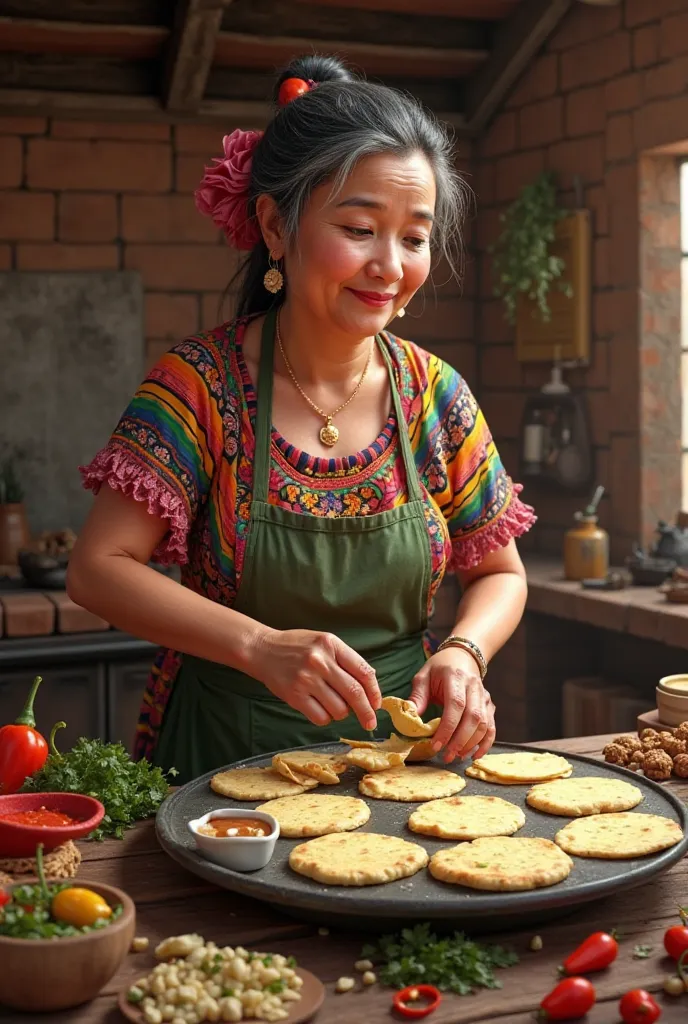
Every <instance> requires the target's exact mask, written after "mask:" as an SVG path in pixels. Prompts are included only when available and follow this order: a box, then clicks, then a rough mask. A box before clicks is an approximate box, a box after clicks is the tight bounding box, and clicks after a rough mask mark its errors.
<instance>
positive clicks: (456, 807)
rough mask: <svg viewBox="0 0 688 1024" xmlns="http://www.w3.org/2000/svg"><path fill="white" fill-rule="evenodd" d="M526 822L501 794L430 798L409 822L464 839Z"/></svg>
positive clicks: (414, 828)
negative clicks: (441, 798)
mask: <svg viewBox="0 0 688 1024" xmlns="http://www.w3.org/2000/svg"><path fill="white" fill-rule="evenodd" d="M299 799H307V798H304V797H300V798H299ZM525 823H526V816H525V814H524V813H523V811H522V810H521V808H520V807H517V806H516V804H512V803H509V801H508V800H502V798H501V797H498V796H450V797H448V798H445V799H444V800H430V801H429V803H427V804H421V806H420V807H419V808H418V809H417V810H415V811H413V813H412V814H411V817H410V818H409V821H408V824H409V828H410V829H411V831H412V832H421V833H422V834H423V835H426V836H439V837H440V839H463V840H471V839H481V838H483V837H484V836H510V835H513V833H514V832H518V830H519V829H520V828H523V826H524V825H525Z"/></svg>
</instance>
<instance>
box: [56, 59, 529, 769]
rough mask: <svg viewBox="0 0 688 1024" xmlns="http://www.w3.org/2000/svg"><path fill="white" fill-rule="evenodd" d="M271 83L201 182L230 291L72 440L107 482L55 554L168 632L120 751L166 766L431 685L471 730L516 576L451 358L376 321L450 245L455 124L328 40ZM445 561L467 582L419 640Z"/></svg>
mask: <svg viewBox="0 0 688 1024" xmlns="http://www.w3.org/2000/svg"><path fill="white" fill-rule="evenodd" d="M275 103H276V107H277V110H276V113H275V116H274V118H273V119H272V121H271V122H270V124H269V125H268V126H267V128H266V130H265V132H264V133H263V134H260V133H257V132H242V131H236V132H234V133H233V134H232V135H229V136H226V137H225V138H224V140H223V150H224V152H223V156H222V157H221V158H219V159H218V160H216V161H215V162H214V165H213V166H212V167H209V168H207V169H206V174H205V176H204V179H203V181H202V182H201V184H200V186H199V189H198V192H197V197H196V198H197V205H198V207H199V209H200V210H201V212H202V213H205V214H207V215H208V216H210V217H212V219H213V220H214V222H215V223H216V224H217V225H218V226H220V227H221V228H222V229H223V230H224V233H225V235H226V237H227V240H228V242H229V243H230V245H232V246H233V247H234V248H236V249H240V250H244V251H247V252H248V257H247V260H246V263H245V265H244V267H243V268H242V270H241V271H240V275H239V278H238V280H237V281H236V282H234V284H238V285H239V289H238V308H237V317H236V318H235V319H234V320H232V321H231V322H229V323H226V324H222V325H221V326H219V327H217V328H215V329H214V330H213V331H210V332H208V333H206V334H203V335H200V336H197V337H193V338H188V339H186V340H185V341H183V342H182V343H181V344H179V345H177V346H176V347H175V348H174V349H173V350H172V351H171V352H169V353H168V354H167V355H165V356H164V357H163V358H162V359H161V360H160V362H159V363H158V364H157V365H156V366H155V367H154V368H153V369H152V370H151V372H150V373H149V375H148V377H147V378H146V380H145V381H144V382H143V384H142V385H141V387H140V388H139V390H138V392H137V394H136V395H135V396H134V398H133V399H132V402H131V403H130V405H129V407H128V409H127V410H126V411H125V412H124V414H123V416H122V418H121V420H120V423H119V425H118V427H117V429H116V430H115V433H114V434H113V437H112V439H111V440H110V443H109V444H108V445H107V447H106V448H105V449H104V450H103V451H102V452H100V453H99V454H98V455H97V456H96V457H95V459H94V460H93V462H92V463H91V464H90V466H88V467H84V469H83V475H84V481H85V484H86V486H88V487H91V488H92V489H93V490H94V491H95V492H96V493H97V494H98V496H97V499H96V502H95V505H94V508H93V512H92V514H91V516H90V519H89V521H88V523H87V525H86V527H85V529H84V531H83V533H82V535H81V537H80V539H79V542H78V544H77V547H76V549H75V551H74V553H73V555H72V558H71V560H70V567H69V579H68V588H69V591H70V594H71V596H72V597H73V598H74V599H75V600H76V601H77V602H78V603H80V604H82V605H85V606H86V607H88V608H91V609H93V610H94V611H97V612H99V614H101V615H103V616H105V617H106V618H108V619H109V621H110V622H112V623H113V624H115V625H117V626H120V627H121V628H123V629H127V630H129V631H132V632H135V633H136V634H137V635H139V636H143V637H146V638H148V639H150V640H153V641H156V642H158V643H160V644H161V645H163V648H164V649H163V650H162V651H161V653H160V656H159V658H158V659H157V661H156V664H155V666H154V668H153V672H152V675H151V679H150V681H149V685H148V687H147V689H146V693H145V695H144V701H143V706H142V713H141V720H140V726H139V733H138V753H139V754H140V755H143V756H146V757H149V758H151V759H152V760H153V761H154V762H155V763H157V764H159V765H161V766H164V767H170V766H172V765H174V767H175V768H177V769H178V771H179V772H180V779H181V781H182V782H184V781H186V780H188V779H191V778H193V777H195V776H198V775H200V774H201V773H204V772H206V771H209V770H211V769H217V768H218V767H220V766H222V765H225V764H227V763H229V762H231V761H235V760H238V759H240V758H244V757H247V756H250V755H253V754H259V753H264V752H267V751H273V750H278V749H283V748H285V747H292V746H299V745H312V744H314V743H319V742H327V741H328V740H332V739H336V738H337V737H338V736H339V735H342V734H344V735H347V736H352V737H353V738H354V739H355V738H361V737H363V735H364V732H365V731H367V730H372V729H375V728H376V726H377V717H376V712H377V711H378V710H379V709H380V706H381V700H382V697H383V696H388V697H389V696H391V697H397V698H402V699H408V698H410V699H412V700H413V701H414V702H415V704H416V706H417V708H418V711H419V712H420V713H421V714H423V713H425V712H426V710H427V709H428V706H429V705H437V706H439V707H441V715H442V717H441V723H440V725H439V727H438V729H437V731H436V733H435V734H434V736H433V744H434V746H435V748H436V749H440V748H444V750H445V758H446V760H447V761H451V760H452V759H453V758H455V757H456V756H457V755H464V754H467V753H469V752H471V751H473V752H475V753H476V754H477V755H482V754H484V753H486V752H487V750H488V749H489V748H490V746H491V744H492V742H493V740H494V736H495V724H494V705H493V703H492V700H491V698H490V695H489V693H488V691H487V690H486V689H485V686H484V683H483V677H484V675H485V671H486V668H487V663H488V662H489V659H490V657H491V656H492V655H493V654H494V652H495V651H496V650H498V649H499V647H500V646H501V645H502V644H503V643H504V642H505V641H506V639H507V638H508V637H509V635H510V634H511V632H512V631H513V630H514V628H515V627H516V625H517V623H518V621H519V619H520V617H521V614H522V612H523V607H524V603H525V582H524V573H523V567H522V565H521V562H520V559H519V557H518V554H517V552H516V547H515V543H514V538H515V537H517V536H519V535H520V534H522V533H523V532H525V530H527V529H528V528H529V527H530V526H531V524H532V523H533V521H534V515H533V512H532V509H530V508H529V507H528V506H526V505H523V504H522V503H521V501H520V499H519V497H518V493H519V490H520V488H519V486H518V485H515V484H513V483H512V481H511V480H510V479H509V477H508V476H507V474H506V472H505V470H504V467H503V466H502V463H501V461H500V458H499V455H498V453H497V451H496V448H495V445H494V443H493V440H492V437H491V435H490V432H489V429H488V427H487V425H486V423H485V420H484V418H483V416H482V413H481V411H480V409H479V408H478V405H477V403H476V401H475V399H474V397H473V395H472V393H471V391H470V389H469V387H468V385H467V384H466V382H465V381H464V380H463V379H462V377H461V376H460V375H459V374H458V373H457V371H456V370H455V369H453V368H452V367H451V366H449V365H448V364H446V363H444V362H443V361H442V360H440V359H438V358H437V357H435V356H433V355H431V354H430V353H428V352H425V351H423V350H422V349H420V348H418V347H417V346H416V345H414V344H412V343H411V342H408V341H403V340H401V339H399V338H397V337H395V336H394V335H393V334H392V333H390V331H389V330H388V326H389V324H390V322H391V320H392V319H394V317H395V316H398V315H402V314H403V310H404V307H405V306H406V304H407V303H408V302H409V300H410V299H411V298H412V296H413V295H414V294H415V293H416V292H417V291H418V289H419V288H420V287H421V286H422V285H423V283H424V282H425V281H426V279H427V278H428V275H429V273H430V270H431V265H432V262H433V259H439V258H443V259H444V260H445V261H447V262H448V263H449V265H450V266H451V267H452V268H453V269H454V271H455V273H457V274H458V271H459V267H460V253H461V238H460V232H459V227H460V223H461V220H462V217H463V213H464V207H465V197H466V189H465V186H464V184H463V182H462V181H461V179H460V177H459V176H458V174H457V173H456V171H455V169H454V155H453V153H452V150H451V145H450V143H449V140H448V138H447V136H446V134H445V133H444V131H443V129H442V128H441V127H440V125H439V124H438V123H437V122H436V121H435V120H434V118H433V117H432V116H431V115H430V114H428V113H427V112H426V111H424V110H423V109H422V107H421V106H420V105H419V104H418V103H416V102H415V101H414V100H412V99H411V98H410V97H408V96H406V95H402V94H401V93H399V92H396V91H395V90H391V89H388V88H385V87H383V86H378V85H372V84H369V83H367V82H364V81H361V80H359V79H357V78H355V77H354V76H353V75H351V74H350V73H349V72H348V71H346V70H345V69H344V68H343V67H342V66H341V65H340V64H339V63H338V62H337V61H336V60H334V59H332V58H321V57H307V58H303V59H301V60H299V61H296V62H295V63H293V64H292V65H291V66H290V67H289V68H288V69H286V70H285V71H284V72H283V73H282V74H281V75H280V76H279V78H278V80H277V82H276V85H275ZM103 482H106V483H108V484H109V486H108V487H106V488H102V489H101V485H102V483H103ZM153 554H154V555H155V558H156V559H158V560H162V561H177V562H180V563H181V564H182V565H183V571H182V581H183V582H182V585H181V586H180V585H179V584H177V583H175V582H174V581H173V580H171V579H169V578H167V577H163V576H161V575H160V574H158V573H156V572H155V571H154V570H151V569H149V567H148V565H147V562H148V561H149V559H150V558H151V556H153ZM449 567H451V568H453V569H454V570H455V572H456V573H457V575H458V578H459V580H460V582H461V584H462V587H463V591H464V593H463V598H462V600H461V603H460V606H459V609H458V611H457V618H456V627H455V631H454V634H453V635H452V636H451V637H450V638H448V640H446V641H445V642H444V644H442V645H440V647H439V648H437V649H436V644H435V643H434V642H433V640H432V638H431V637H430V635H429V634H428V632H427V625H428V618H429V614H430V611H431V608H432V603H433V600H434V596H435V594H436V592H437V589H438V587H439V585H440V583H441V581H442V578H443V576H444V574H445V572H446V570H447V569H448V568H449ZM349 716H351V718H352V721H349V722H348V723H346V724H344V722H343V720H344V719H346V718H347V717H349ZM339 722H342V723H343V724H341V725H339V724H336V723H339Z"/></svg>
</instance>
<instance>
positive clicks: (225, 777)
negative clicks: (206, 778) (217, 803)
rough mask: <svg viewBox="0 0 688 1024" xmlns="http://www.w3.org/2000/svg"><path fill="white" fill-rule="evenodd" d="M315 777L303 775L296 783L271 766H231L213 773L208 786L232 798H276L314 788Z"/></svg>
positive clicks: (315, 783) (294, 794)
mask: <svg viewBox="0 0 688 1024" xmlns="http://www.w3.org/2000/svg"><path fill="white" fill-rule="evenodd" d="M317 785H318V783H317V782H316V781H315V779H308V778H306V777H305V776H304V777H303V782H301V783H299V785H296V783H295V782H290V781H289V779H285V778H284V776H283V775H280V774H279V772H276V771H273V769H272V768H231V769H230V770H229V771H228V772H220V773H219V774H218V775H213V777H212V779H211V780H210V788H211V789H212V790H213V791H214V792H215V793H219V794H220V795H221V796H230V797H232V799H234V800H276V799H277V797H280V796H296V795H297V794H298V793H305V792H306V790H307V789H315V787H316V786H317Z"/></svg>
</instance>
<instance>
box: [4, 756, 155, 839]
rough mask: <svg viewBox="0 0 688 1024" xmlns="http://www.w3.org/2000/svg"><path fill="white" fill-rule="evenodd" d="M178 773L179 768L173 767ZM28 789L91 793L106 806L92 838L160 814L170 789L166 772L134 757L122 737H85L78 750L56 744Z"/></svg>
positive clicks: (120, 834)
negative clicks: (107, 740)
mask: <svg viewBox="0 0 688 1024" xmlns="http://www.w3.org/2000/svg"><path fill="white" fill-rule="evenodd" d="M169 774H170V775H172V774H173V770H171V771H170V772H169ZM22 791H23V792H25V793H85V794H87V795H88V796H93V797H95V798H96V799H97V800H100V802H101V803H102V804H103V806H104V807H105V817H104V818H103V820H102V822H101V823H100V825H99V826H98V828H96V829H94V831H93V832H91V834H90V835H89V836H88V838H89V839H98V840H100V839H105V838H106V837H108V836H112V837H114V838H115V839H122V837H123V836H124V832H125V831H126V829H127V828H129V827H130V826H131V825H133V824H134V822H135V821H139V820H140V819H142V818H148V817H150V816H151V815H153V814H155V812H156V811H157V809H158V807H159V806H160V804H161V803H162V802H163V800H164V799H165V797H166V796H167V795H168V793H169V791H170V787H169V784H168V782H167V779H166V777H165V774H164V773H163V772H162V771H161V769H160V768H153V767H151V765H150V764H149V763H148V761H145V760H141V761H132V759H131V758H130V757H129V754H128V753H127V752H126V750H125V749H124V747H123V746H122V744H121V743H103V742H102V741H101V740H89V739H85V738H83V737H82V738H81V739H80V740H77V742H76V744H75V745H74V747H73V748H72V750H69V751H67V752H66V753H64V754H60V753H58V752H57V751H55V749H54V748H53V753H51V754H50V756H49V757H48V760H47V761H46V762H45V764H44V765H43V767H42V768H41V769H40V770H39V771H37V772H36V773H35V774H34V775H32V776H30V778H28V779H26V781H25V783H24V785H23V787H22Z"/></svg>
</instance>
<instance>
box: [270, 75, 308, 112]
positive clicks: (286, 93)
mask: <svg viewBox="0 0 688 1024" xmlns="http://www.w3.org/2000/svg"><path fill="white" fill-rule="evenodd" d="M317 84H318V83H317V82H314V81H313V79H312V78H308V79H305V78H285V79H284V81H283V82H282V84H281V85H280V87H279V92H278V93H277V105H278V106H279V107H286V105H287V103H291V101H292V100H295V99H298V97H299V96H303V95H304V93H307V92H310V91H311V89H315V87H316V86H317Z"/></svg>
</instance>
